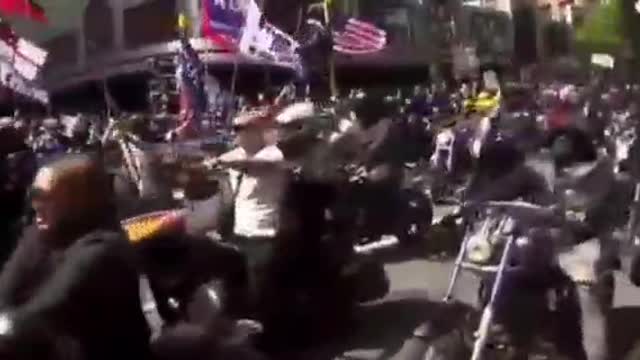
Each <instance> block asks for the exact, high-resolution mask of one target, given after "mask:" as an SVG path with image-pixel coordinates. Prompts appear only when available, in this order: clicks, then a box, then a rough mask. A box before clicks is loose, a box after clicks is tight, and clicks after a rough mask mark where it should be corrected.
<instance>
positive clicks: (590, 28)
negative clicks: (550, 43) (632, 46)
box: [576, 0, 625, 54]
mask: <svg viewBox="0 0 640 360" xmlns="http://www.w3.org/2000/svg"><path fill="white" fill-rule="evenodd" d="M620 1H621V0H609V2H608V3H605V4H603V3H600V4H599V5H598V6H597V8H596V9H594V10H593V12H592V13H591V14H590V15H589V16H588V17H587V19H586V20H585V22H584V23H583V24H582V26H580V27H578V28H577V29H576V41H577V43H578V47H580V48H581V49H583V50H586V51H588V52H607V53H613V54H615V53H617V52H619V51H620V50H621V49H622V48H623V46H624V44H625V36H624V25H623V14H622V7H621V6H620Z"/></svg>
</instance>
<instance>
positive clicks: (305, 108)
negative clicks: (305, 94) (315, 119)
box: [276, 101, 316, 125]
mask: <svg viewBox="0 0 640 360" xmlns="http://www.w3.org/2000/svg"><path fill="white" fill-rule="evenodd" d="M315 113H316V112H315V106H314V104H313V103H312V102H309V101H306V102H300V103H295V104H291V105H289V106H287V107H285V108H284V109H283V110H282V111H281V112H280V114H278V116H276V123H277V124H279V125H287V124H290V123H293V122H295V121H298V120H302V119H307V118H310V117H312V116H313V115H314V114H315Z"/></svg>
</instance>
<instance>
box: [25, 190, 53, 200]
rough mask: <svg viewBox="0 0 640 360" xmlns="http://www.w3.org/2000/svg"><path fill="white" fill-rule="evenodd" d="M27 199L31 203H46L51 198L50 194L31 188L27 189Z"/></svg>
mask: <svg viewBox="0 0 640 360" xmlns="http://www.w3.org/2000/svg"><path fill="white" fill-rule="evenodd" d="M28 197H29V199H30V200H31V201H46V200H48V199H49V198H50V197H51V193H50V192H49V191H46V190H43V189H40V188H37V187H32V188H31V189H29V192H28Z"/></svg>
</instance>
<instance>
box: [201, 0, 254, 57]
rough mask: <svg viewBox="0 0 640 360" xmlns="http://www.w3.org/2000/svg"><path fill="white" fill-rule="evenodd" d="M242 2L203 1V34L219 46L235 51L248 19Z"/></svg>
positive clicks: (226, 0)
mask: <svg viewBox="0 0 640 360" xmlns="http://www.w3.org/2000/svg"><path fill="white" fill-rule="evenodd" d="M243 4H244V2H243V1H240V0H202V9H203V15H202V33H203V34H204V35H205V36H206V37H207V38H209V39H211V40H212V41H213V42H215V43H216V44H218V45H221V46H224V47H226V48H227V49H229V50H235V49H236V48H237V47H238V45H239V43H240V38H241V37H242V30H243V28H244V26H245V21H246V17H245V14H244V9H243Z"/></svg>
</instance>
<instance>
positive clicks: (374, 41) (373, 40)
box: [343, 27, 387, 44]
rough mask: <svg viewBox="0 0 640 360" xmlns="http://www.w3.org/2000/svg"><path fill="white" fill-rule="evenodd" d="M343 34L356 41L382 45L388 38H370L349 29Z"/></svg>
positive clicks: (367, 35)
mask: <svg viewBox="0 0 640 360" xmlns="http://www.w3.org/2000/svg"><path fill="white" fill-rule="evenodd" d="M343 34H346V35H347V36H351V37H353V38H355V39H358V40H359V41H362V42H366V43H371V44H380V43H385V42H386V41H387V38H386V37H373V36H370V35H369V34H366V33H362V32H358V31H356V30H355V29H350V28H349V27H347V28H346V29H345V32H344V33H343Z"/></svg>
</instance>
